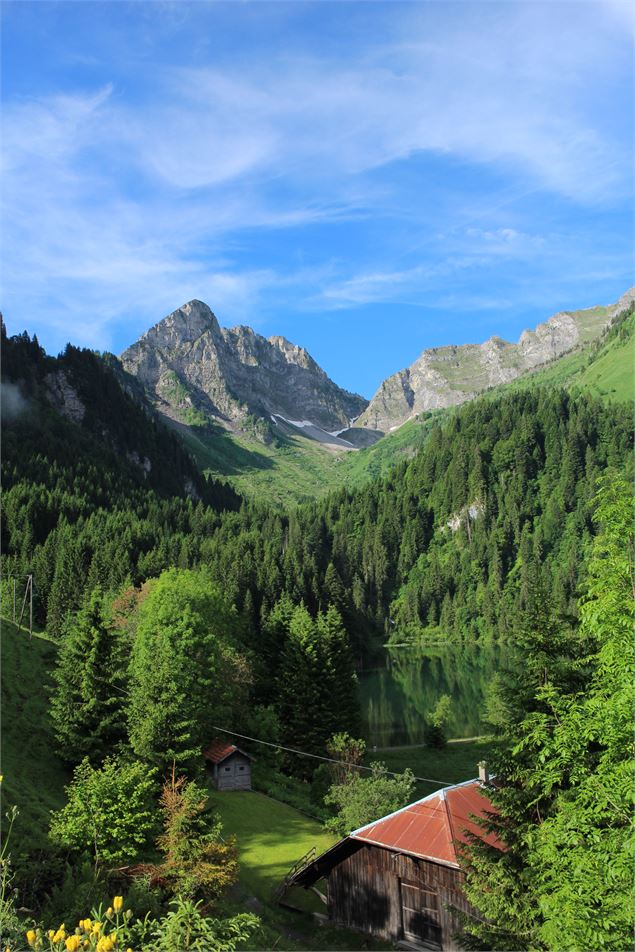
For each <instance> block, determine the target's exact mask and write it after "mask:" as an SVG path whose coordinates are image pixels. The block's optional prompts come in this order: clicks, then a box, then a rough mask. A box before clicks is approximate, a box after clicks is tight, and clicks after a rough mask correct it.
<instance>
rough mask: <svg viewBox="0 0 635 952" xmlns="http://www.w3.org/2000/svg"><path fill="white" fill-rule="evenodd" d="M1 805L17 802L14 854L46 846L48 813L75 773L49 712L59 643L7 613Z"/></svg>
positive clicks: (5, 807)
mask: <svg viewBox="0 0 635 952" xmlns="http://www.w3.org/2000/svg"><path fill="white" fill-rule="evenodd" d="M0 625H1V628H2V773H3V783H2V807H3V813H6V811H7V810H8V809H9V808H10V807H12V806H14V805H15V806H17V808H18V810H19V811H20V812H19V816H18V818H17V820H16V822H15V826H14V829H13V834H12V843H11V852H12V854H13V857H14V859H15V857H16V856H17V855H18V854H20V853H22V852H25V851H27V850H33V849H39V848H41V847H44V846H46V843H47V834H48V827H49V813H50V811H51V810H59V809H60V807H61V806H63V804H64V786H65V784H67V783H68V782H69V779H70V775H69V773H68V771H67V770H66V769H65V767H64V765H63V764H62V762H61V761H60V759H59V757H58V756H57V754H56V753H55V747H54V742H53V732H52V726H51V722H50V719H49V715H48V700H49V699H48V692H49V690H50V688H51V677H50V672H51V669H52V667H53V664H54V661H55V654H56V651H57V646H56V645H55V643H54V642H52V641H49V640H48V639H47V637H46V635H45V634H43V633H40V634H35V633H34V634H33V638H29V633H28V631H26V630H25V629H20V628H17V627H16V626H15V625H13V624H11V622H8V621H5V620H4V619H2V620H1V621H0Z"/></svg>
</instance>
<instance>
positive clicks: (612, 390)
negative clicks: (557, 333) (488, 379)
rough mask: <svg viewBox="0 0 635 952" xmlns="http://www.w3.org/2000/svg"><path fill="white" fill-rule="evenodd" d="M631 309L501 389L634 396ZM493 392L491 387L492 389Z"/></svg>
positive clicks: (633, 320) (634, 320)
mask: <svg viewBox="0 0 635 952" xmlns="http://www.w3.org/2000/svg"><path fill="white" fill-rule="evenodd" d="M634 336H635V310H634V309H633V306H632V305H631V307H629V308H628V309H627V310H626V311H625V312H623V314H621V315H620V316H619V317H618V318H617V320H616V321H615V322H614V323H613V324H612V325H611V326H610V327H609V328H608V329H607V330H606V331H605V333H604V334H603V335H602V337H600V338H599V339H598V340H596V341H592V342H591V343H589V344H586V345H585V346H583V347H580V348H577V349H576V350H575V351H573V352H572V353H570V354H567V355H566V356H564V357H561V358H560V359H559V360H555V361H554V362H553V363H551V364H549V365H548V366H546V367H542V368H541V369H539V370H536V371H534V372H533V373H529V374H524V375H523V376H522V377H519V379H518V380H514V381H513V382H512V383H511V384H505V385H504V386H503V387H502V388H501V387H497V388H496V391H495V392H497V393H498V392H499V391H500V390H501V389H514V390H516V389H527V388H528V387H533V386H536V385H540V386H553V387H566V388H567V389H569V390H571V389H581V390H586V391H588V392H590V393H592V394H593V395H594V396H596V397H600V398H601V399H603V400H612V401H619V402H623V403H626V402H632V401H633V400H634V399H635V341H634ZM492 392H494V391H492Z"/></svg>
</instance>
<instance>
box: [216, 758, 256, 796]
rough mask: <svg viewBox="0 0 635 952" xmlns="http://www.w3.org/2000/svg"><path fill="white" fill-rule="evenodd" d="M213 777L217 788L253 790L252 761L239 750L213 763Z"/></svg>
mask: <svg viewBox="0 0 635 952" xmlns="http://www.w3.org/2000/svg"><path fill="white" fill-rule="evenodd" d="M212 779H213V782H214V786H215V787H216V789H217V790H251V761H250V760H249V758H248V757H245V755H244V754H242V753H241V752H240V751H239V750H237V751H236V752H235V753H233V754H231V756H229V757H227V758H225V760H223V761H221V763H220V764H213V767H212Z"/></svg>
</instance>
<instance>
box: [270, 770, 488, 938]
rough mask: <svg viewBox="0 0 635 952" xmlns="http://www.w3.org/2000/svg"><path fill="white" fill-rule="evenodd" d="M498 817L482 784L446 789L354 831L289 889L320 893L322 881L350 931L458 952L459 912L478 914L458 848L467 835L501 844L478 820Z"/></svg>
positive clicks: (334, 912) (336, 915)
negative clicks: (470, 900) (466, 888)
mask: <svg viewBox="0 0 635 952" xmlns="http://www.w3.org/2000/svg"><path fill="white" fill-rule="evenodd" d="M495 812H496V809H495V807H494V806H493V804H492V803H491V802H490V801H489V800H488V799H487V797H486V795H485V792H484V791H482V784H481V782H480V781H479V780H470V781H467V782H466V783H462V784H457V785H455V786H452V787H446V788H444V789H443V790H439V791H438V792H436V793H433V794H431V795H430V796H428V797H424V798H423V800H418V801H417V802H416V803H411V804H409V805H408V806H406V807H404V808H403V809H401V810H397V811H396V812H395V813H391V814H389V815H388V816H385V817H382V818H381V819H379V820H375V821H374V822H373V823H369V824H367V825H366V826H363V827H360V829H358V830H354V831H353V832H352V833H351V834H350V835H349V836H347V837H346V838H345V839H343V840H340V842H339V843H336V844H335V846H333V847H331V849H330V850H327V852H326V853H323V854H322V855H321V856H318V857H317V859H315V860H313V861H312V862H311V863H309V864H308V865H307V866H305V867H304V868H303V869H301V870H299V871H298V872H297V873H295V874H294V875H293V876H292V877H291V878H290V881H289V885H290V886H303V887H304V888H305V889H311V888H313V889H315V888H316V887H315V884H316V883H318V882H319V881H320V880H324V881H325V883H326V896H325V897H324V898H325V900H326V905H327V909H328V915H329V918H330V919H332V920H333V921H334V922H338V923H340V924H342V925H345V926H348V927H349V928H353V929H359V930H361V931H364V932H368V933H370V934H371V935H373V936H376V937H378V938H382V939H388V940H389V941H392V942H398V941H400V940H401V941H406V942H407V943H408V944H409V945H410V946H413V947H415V948H420V949H442V950H446V949H447V950H455V949H459V948H460V946H459V945H458V943H457V940H456V936H457V935H458V934H459V933H460V932H461V917H460V915H459V913H463V914H467V915H473V914H475V912H476V910H474V909H473V908H472V906H471V905H470V904H469V903H468V901H467V899H466V898H465V895H464V893H463V890H462V886H463V883H464V881H465V873H464V872H463V870H462V869H461V865H460V852H459V851H458V850H457V847H458V846H459V845H460V843H461V841H463V842H465V841H466V840H467V838H468V834H469V833H474V834H476V835H478V836H480V837H482V838H484V839H485V840H486V842H488V843H491V844H492V845H496V846H500V844H499V843H498V842H497V841H496V840H495V839H494V838H493V837H490V836H485V835H484V832H483V830H482V828H481V827H479V826H478V825H477V824H476V823H475V822H474V819H473V817H474V816H477V817H478V816H484V815H485V814H487V813H495Z"/></svg>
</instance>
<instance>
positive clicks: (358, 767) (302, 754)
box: [213, 727, 454, 787]
mask: <svg viewBox="0 0 635 952" xmlns="http://www.w3.org/2000/svg"><path fill="white" fill-rule="evenodd" d="M213 730H215V731H220V732H221V733H222V734H229V735H230V736H232V737H241V738H242V739H243V740H250V741H253V743H254V744H264V745H265V746H266V747H274V748H275V749H276V750H286V751H287V752H288V753H290V754H299V755H300V757H312V758H313V760H324V761H326V763H328V764H337V765H338V766H340V767H351V768H352V769H353V770H369V771H370V772H371V773H372V770H373V768H372V767H365V766H363V765H362V764H349V763H347V762H346V761H345V760H334V759H333V758H332V757H322V756H321V754H310V753H309V752H308V751H306V750H296V748H295V747H283V746H282V744H272V743H271V742H270V741H268V740H260V739H259V738H258V737H248V736H247V734H239V733H238V732H237V731H228V730H227V729H226V728H224V727H213ZM386 773H387V774H388V775H389V776H390V777H401V776H402V774H398V773H395V772H394V770H387V771H386ZM414 779H415V780H419V781H420V782H421V783H433V784H435V785H436V786H437V787H453V786H454V783H453V781H451V780H431V779H430V777H415V778H414Z"/></svg>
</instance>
